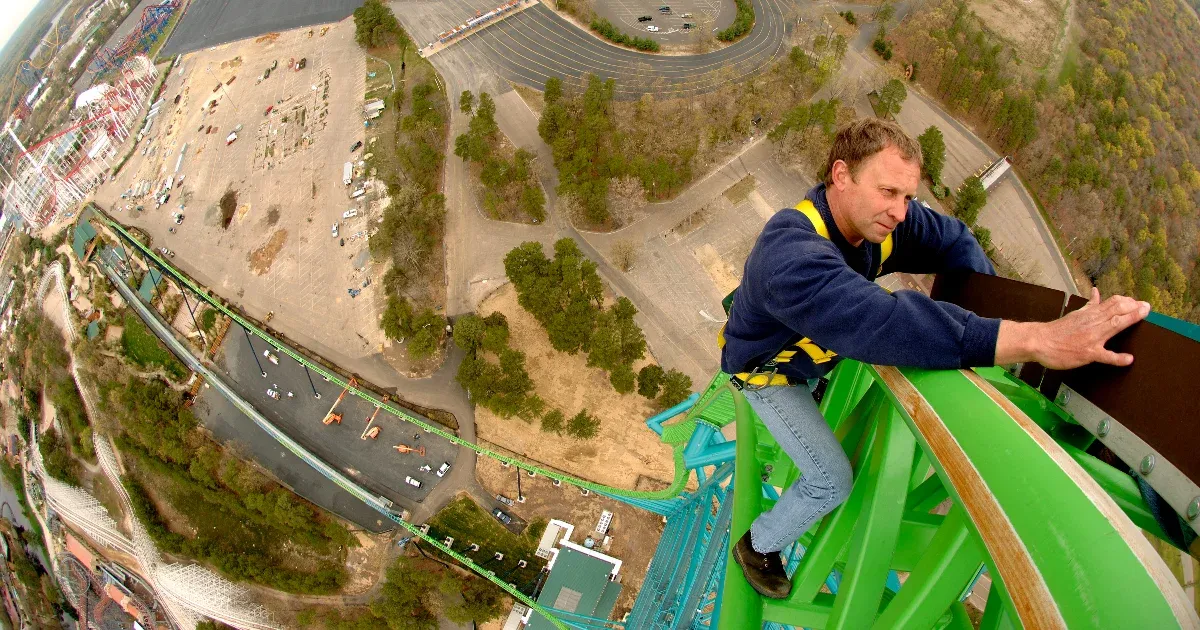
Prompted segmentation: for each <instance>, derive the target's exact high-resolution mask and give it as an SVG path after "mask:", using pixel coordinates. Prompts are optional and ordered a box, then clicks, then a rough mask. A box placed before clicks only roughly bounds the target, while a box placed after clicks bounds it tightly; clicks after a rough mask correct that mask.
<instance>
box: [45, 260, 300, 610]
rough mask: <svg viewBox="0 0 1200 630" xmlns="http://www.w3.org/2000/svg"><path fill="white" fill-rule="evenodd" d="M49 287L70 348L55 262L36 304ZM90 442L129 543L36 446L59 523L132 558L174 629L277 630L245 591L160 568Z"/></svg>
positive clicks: (105, 458)
mask: <svg viewBox="0 0 1200 630" xmlns="http://www.w3.org/2000/svg"><path fill="white" fill-rule="evenodd" d="M51 281H56V282H57V284H58V287H57V290H58V292H59V296H60V297H61V300H62V303H63V321H64V325H65V327H66V329H67V334H68V336H69V337H70V339H71V342H72V343H74V341H75V339H76V338H77V337H78V331H76V329H75V328H76V327H75V325H74V324H73V322H72V318H71V309H70V303H69V302H68V301H67V295H66V289H65V286H66V283H65V282H64V278H63V268H62V264H61V263H59V262H58V261H55V262H54V263H53V264H52V265H50V267H49V268H48V269H47V270H46V273H45V274H44V275H43V276H42V280H41V284H40V285H39V287H38V303H39V304H40V303H41V302H42V300H43V299H44V298H45V294H46V291H47V290H48V288H49V284H50V282H51ZM72 359H73V355H72ZM71 373H72V376H73V377H74V379H75V384H76V387H78V389H79V393H80V396H81V397H82V398H83V403H84V407H85V409H86V410H87V414H88V417H89V418H95V417H96V407H95V405H94V404H93V401H92V392H91V390H90V388H88V387H87V386H86V384H85V383H84V381H83V379H81V378H80V377H79V371H78V367H77V366H76V365H75V364H74V360H72V365H71ZM92 437H93V444H94V447H95V451H96V459H97V461H98V462H99V463H100V468H101V470H103V471H104V475H105V477H107V478H108V480H109V482H110V483H111V484H112V486H113V487H114V488H116V490H117V493H118V494H119V495H120V497H121V502H122V504H123V505H124V507H125V509H126V510H127V512H128V513H129V514H130V519H129V520H130V523H131V529H132V533H133V539H132V540H130V539H129V538H126V537H125V536H124V535H122V534H121V532H120V530H119V529H118V528H117V524H116V522H115V521H113V519H112V517H111V516H109V515H108V512H107V511H105V510H104V507H103V506H101V505H100V503H99V501H97V500H96V499H95V498H94V497H92V496H91V495H90V494H88V493H87V492H86V491H85V490H82V489H80V488H75V487H73V486H70V485H68V484H65V483H63V482H61V481H58V480H57V479H54V478H52V477H50V476H49V475H47V474H46V473H45V469H44V467H43V464H42V460H41V453H40V452H39V450H38V448H37V444H36V441H35V442H33V446H32V448H31V451H32V457H31V459H32V461H33V465H34V467H35V469H36V470H37V471H38V474H39V475H40V476H41V478H42V480H43V487H44V488H45V490H46V498H47V502H48V503H50V504H51V506H52V507H54V508H55V510H56V511H57V512H58V513H59V515H60V516H61V517H62V518H63V519H64V520H67V521H69V522H71V523H72V524H74V525H76V526H78V527H80V528H81V529H83V530H84V532H85V533H87V534H88V535H89V536H91V537H92V538H93V539H95V540H96V541H97V542H100V543H102V544H105V545H107V546H109V547H111V548H113V549H117V550H119V551H122V552H124V553H127V554H129V555H132V556H134V557H135V558H137V560H138V562H139V563H140V564H141V565H142V572H143V574H144V575H145V576H146V578H147V579H148V582H149V583H150V586H151V588H153V589H154V592H155V596H156V597H157V598H158V600H159V602H160V603H162V605H163V608H164V609H165V610H166V611H167V614H168V616H169V617H170V618H171V621H172V622H174V623H175V625H176V626H178V627H180V628H187V629H189V630H190V629H191V628H195V627H196V624H197V623H198V621H199V617H200V616H204V617H209V618H212V619H216V620H217V621H220V622H222V623H225V624H227V625H230V626H233V627H235V628H242V629H244V630H275V629H276V628H278V626H277V625H275V624H274V623H272V621H271V617H270V614H269V612H268V611H267V610H266V608H264V607H263V606H261V605H259V604H255V603H253V602H251V601H250V599H249V595H248V591H247V589H246V587H244V586H242V585H239V584H235V583H233V582H230V581H229V580H226V579H225V578H222V577H221V576H219V575H217V574H215V573H213V572H212V571H209V570H208V569H205V568H204V567H202V566H200V565H195V564H192V565H183V564H164V563H163V562H162V557H161V556H160V555H159V553H158V549H157V548H156V547H155V546H154V541H153V540H152V539H151V538H150V535H149V533H147V532H146V528H145V527H144V526H143V525H142V523H141V521H139V520H138V519H137V518H136V516H134V512H133V508H132V502H131V501H130V498H129V493H128V492H127V491H126V490H125V486H124V484H122V483H121V471H120V467H119V466H118V464H117V458H116V455H115V453H114V452H113V449H112V445H111V444H110V443H109V441H108V439H106V438H104V437H102V436H101V435H100V433H99V432H93V434H92ZM97 510H98V511H99V513H97Z"/></svg>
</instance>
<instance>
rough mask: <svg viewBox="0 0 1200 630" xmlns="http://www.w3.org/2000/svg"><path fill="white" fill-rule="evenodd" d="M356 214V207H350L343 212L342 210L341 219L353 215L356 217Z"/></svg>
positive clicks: (351, 217)
mask: <svg viewBox="0 0 1200 630" xmlns="http://www.w3.org/2000/svg"><path fill="white" fill-rule="evenodd" d="M356 216H358V209H357V208H350V209H349V210H347V211H345V212H343V213H342V218H343V219H353V218H354V217H356Z"/></svg>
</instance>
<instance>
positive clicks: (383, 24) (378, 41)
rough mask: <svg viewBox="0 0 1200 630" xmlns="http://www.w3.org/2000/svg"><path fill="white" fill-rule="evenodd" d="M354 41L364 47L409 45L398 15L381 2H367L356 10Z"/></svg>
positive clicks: (371, 0) (374, 0)
mask: <svg viewBox="0 0 1200 630" xmlns="http://www.w3.org/2000/svg"><path fill="white" fill-rule="evenodd" d="M354 41H356V42H358V45H359V46H364V47H379V46H389V45H392V44H397V43H400V44H407V43H409V39H408V35H406V34H405V33H404V29H402V28H400V22H399V21H398V20H397V19H396V14H394V13H392V10H391V9H389V8H388V7H387V5H385V4H383V2H381V1H380V0H366V2H364V3H363V5H362V6H361V7H359V8H357V9H355V10H354Z"/></svg>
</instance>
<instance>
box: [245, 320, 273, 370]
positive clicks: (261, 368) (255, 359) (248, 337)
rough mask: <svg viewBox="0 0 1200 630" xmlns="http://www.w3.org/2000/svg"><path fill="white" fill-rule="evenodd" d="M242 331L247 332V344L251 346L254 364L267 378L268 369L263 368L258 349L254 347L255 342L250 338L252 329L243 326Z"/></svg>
mask: <svg viewBox="0 0 1200 630" xmlns="http://www.w3.org/2000/svg"><path fill="white" fill-rule="evenodd" d="M242 332H244V333H246V344H247V345H249V346H250V356H252V357H254V364H255V365H257V366H258V371H259V373H260V374H262V377H263V378H267V371H266V370H264V369H263V366H262V363H261V362H259V360H258V351H257V350H255V349H254V342H253V341H252V340H251V339H250V331H249V330H246V327H245V326H242Z"/></svg>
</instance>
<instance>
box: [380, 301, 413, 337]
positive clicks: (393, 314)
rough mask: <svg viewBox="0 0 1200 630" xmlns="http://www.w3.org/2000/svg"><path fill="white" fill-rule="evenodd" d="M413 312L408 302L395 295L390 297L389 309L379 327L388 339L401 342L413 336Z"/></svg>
mask: <svg viewBox="0 0 1200 630" xmlns="http://www.w3.org/2000/svg"><path fill="white" fill-rule="evenodd" d="M412 324H413V312H412V306H411V305H410V304H409V303H408V300H406V299H404V298H402V297H396V296H394V295H392V296H389V297H388V305H387V309H385V310H384V311H383V319H381V320H380V322H379V326H380V327H381V328H382V329H383V334H385V335H387V336H388V338H390V339H394V340H396V341H399V340H401V339H403V338H405V337H407V336H408V335H410V334H412Z"/></svg>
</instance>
